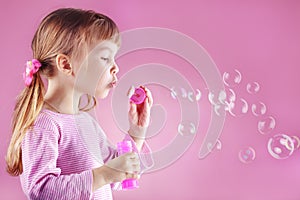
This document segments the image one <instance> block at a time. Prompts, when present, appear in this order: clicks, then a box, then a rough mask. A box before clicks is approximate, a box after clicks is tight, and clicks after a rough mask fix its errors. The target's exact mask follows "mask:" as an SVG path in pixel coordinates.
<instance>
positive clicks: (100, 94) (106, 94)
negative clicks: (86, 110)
mask: <svg viewBox="0 0 300 200" xmlns="http://www.w3.org/2000/svg"><path fill="white" fill-rule="evenodd" d="M108 92H109V90H105V91H101V92H100V91H99V92H97V93H96V96H97V97H98V98H100V99H104V98H106V97H107V96H108Z"/></svg>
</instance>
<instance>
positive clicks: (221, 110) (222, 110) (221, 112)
mask: <svg viewBox="0 0 300 200" xmlns="http://www.w3.org/2000/svg"><path fill="white" fill-rule="evenodd" d="M213 109H214V111H215V113H216V114H217V115H218V116H223V117H224V116H226V111H228V106H227V105H224V104H215V105H213Z"/></svg>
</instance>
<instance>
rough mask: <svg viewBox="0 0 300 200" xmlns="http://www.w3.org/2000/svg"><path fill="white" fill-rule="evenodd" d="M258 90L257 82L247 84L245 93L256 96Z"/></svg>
mask: <svg viewBox="0 0 300 200" xmlns="http://www.w3.org/2000/svg"><path fill="white" fill-rule="evenodd" d="M259 89H260V85H259V84H258V82H253V83H248V84H247V92H248V93H249V94H256V93H257V92H258V91H259Z"/></svg>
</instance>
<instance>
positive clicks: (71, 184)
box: [6, 8, 153, 200]
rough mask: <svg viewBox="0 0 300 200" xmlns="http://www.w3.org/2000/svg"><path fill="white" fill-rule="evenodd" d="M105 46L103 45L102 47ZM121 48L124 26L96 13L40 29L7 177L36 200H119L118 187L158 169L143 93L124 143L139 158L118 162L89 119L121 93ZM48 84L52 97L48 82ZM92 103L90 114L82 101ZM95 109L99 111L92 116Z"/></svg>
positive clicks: (72, 14) (72, 13) (48, 21)
mask: <svg viewBox="0 0 300 200" xmlns="http://www.w3.org/2000/svg"><path fill="white" fill-rule="evenodd" d="M99 44H101V45H99ZM119 45H120V36H119V31H118V28H117V26H116V24H115V23H114V22H113V21H112V20H111V19H110V18H109V17H107V16H105V15H102V14H99V13H96V12H94V11H91V10H89V11H86V10H80V9H73V8H64V9H58V10H55V11H53V12H52V13H50V14H49V15H48V16H46V17H45V18H44V19H43V20H42V22H41V23H40V25H39V27H38V29H37V31H36V33H35V35H34V38H33V40H32V51H33V58H34V59H32V60H31V61H28V62H27V67H26V70H25V72H24V81H25V85H26V86H25V88H24V90H23V91H22V93H21V94H20V95H19V96H18V99H17V103H16V106H15V109H14V116H13V135H12V138H11V142H10V145H9V148H8V152H7V157H6V162H7V171H8V172H9V173H10V174H11V175H13V176H18V175H20V178H21V184H22V188H23V191H24V192H25V194H26V196H27V197H28V198H29V199H43V200H44V199H72V200H74V199H81V200H82V199H112V193H111V188H112V187H113V188H115V186H116V185H117V184H114V183H117V182H121V181H123V180H125V179H128V178H138V173H139V172H140V170H141V169H142V170H145V169H147V168H149V167H150V166H151V165H152V159H151V156H149V155H150V154H149V152H150V150H149V147H148V146H147V144H146V143H145V141H144V139H143V138H144V137H145V132H146V129H147V126H148V125H149V117H150V109H151V106H152V104H153V99H152V97H151V93H150V91H149V90H148V89H147V88H145V87H142V86H141V88H142V89H143V90H144V91H145V93H146V99H145V101H144V102H143V103H142V104H139V105H136V104H134V103H132V102H130V108H129V112H128V116H129V124H130V129H129V131H128V134H127V135H126V136H125V139H124V140H129V141H131V142H132V144H133V149H134V152H136V153H134V152H132V153H127V154H123V155H121V156H118V157H117V151H116V149H115V148H114V147H113V146H112V145H110V144H109V142H108V141H107V138H106V136H105V134H104V132H103V130H102V129H101V128H100V126H99V125H98V123H97V122H96V120H95V119H94V118H93V117H92V116H91V115H89V114H88V113H87V112H86V111H88V110H89V109H88V107H91V106H89V104H90V102H91V100H93V101H94V105H93V106H92V108H93V107H94V106H95V105H96V98H95V96H96V97H99V98H105V97H106V96H107V95H108V92H109V91H110V90H111V89H112V88H113V87H115V86H116V83H117V77H116V74H117V73H118V71H119V69H118V66H117V65H116V64H115V62H114V56H115V54H116V52H117V50H118V48H119ZM41 77H45V78H47V80H48V81H47V89H46V88H44V84H43V79H42V78H41ZM84 95H87V97H88V105H87V106H85V107H84V108H80V107H82V106H80V105H81V103H80V99H81V98H82V97H83V96H84ZM90 109H91V108H90Z"/></svg>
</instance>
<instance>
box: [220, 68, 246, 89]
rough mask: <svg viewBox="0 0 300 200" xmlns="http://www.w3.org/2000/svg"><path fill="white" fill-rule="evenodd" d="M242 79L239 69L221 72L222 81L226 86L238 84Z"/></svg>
mask: <svg viewBox="0 0 300 200" xmlns="http://www.w3.org/2000/svg"><path fill="white" fill-rule="evenodd" d="M241 80H242V74H241V72H240V71H238V70H237V69H235V70H234V71H233V72H224V73H223V82H224V84H225V85H227V86H228V87H234V86H236V85H237V84H239V83H240V82H241Z"/></svg>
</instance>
